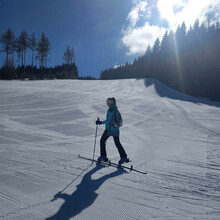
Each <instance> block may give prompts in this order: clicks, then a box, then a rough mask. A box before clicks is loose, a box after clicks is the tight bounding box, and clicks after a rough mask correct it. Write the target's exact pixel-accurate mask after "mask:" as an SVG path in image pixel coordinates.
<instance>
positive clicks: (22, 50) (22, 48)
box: [16, 30, 29, 66]
mask: <svg viewBox="0 0 220 220" xmlns="http://www.w3.org/2000/svg"><path fill="white" fill-rule="evenodd" d="M28 46H29V45H28V34H27V32H26V31H25V30H22V32H21V34H20V36H19V38H18V39H17V43H16V51H17V53H18V58H19V60H20V57H21V65H22V66H25V58H26V51H27V49H28Z"/></svg>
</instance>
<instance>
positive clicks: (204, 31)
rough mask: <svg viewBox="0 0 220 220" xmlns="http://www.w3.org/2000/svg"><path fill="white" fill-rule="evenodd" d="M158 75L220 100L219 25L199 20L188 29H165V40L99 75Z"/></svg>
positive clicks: (192, 92)
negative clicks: (129, 61) (206, 23)
mask: <svg viewBox="0 0 220 220" xmlns="http://www.w3.org/2000/svg"><path fill="white" fill-rule="evenodd" d="M123 78H155V79H157V80H159V81H161V82H162V83H164V84H165V85H167V86H169V87H171V88H174V89H176V90H178V91H181V92H183V93H186V94H189V95H192V96H196V97H206V98H209V99H211V100H216V101H220V25H219V23H218V22H217V23H215V24H213V25H210V24H208V25H207V26H206V25H205V24H204V23H201V24H200V22H199V20H196V22H195V23H194V25H193V26H191V27H190V28H189V30H186V25H185V23H184V22H183V23H182V25H181V26H179V27H178V28H177V30H176V32H173V31H170V32H169V33H168V32H167V31H166V33H165V34H164V36H163V38H162V40H161V41H160V39H159V38H157V39H156V41H155V43H154V45H153V47H152V48H151V47H150V45H149V46H148V48H147V50H146V52H145V53H144V54H143V55H142V56H139V57H138V58H137V59H134V61H133V62H132V63H130V64H128V63H127V62H126V64H125V65H121V66H118V67H117V68H109V69H106V70H103V71H102V72H101V74H100V79H123Z"/></svg>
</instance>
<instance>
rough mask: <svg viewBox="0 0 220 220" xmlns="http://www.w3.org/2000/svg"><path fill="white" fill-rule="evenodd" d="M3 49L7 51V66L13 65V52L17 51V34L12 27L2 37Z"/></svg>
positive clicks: (0, 39) (0, 40) (0, 41)
mask: <svg viewBox="0 0 220 220" xmlns="http://www.w3.org/2000/svg"><path fill="white" fill-rule="evenodd" d="M0 43H1V45H2V46H1V51H3V52H5V53H6V63H5V66H6V67H8V66H10V65H13V62H14V61H13V58H14V57H13V53H14V51H15V35H14V33H13V32H12V30H11V29H8V30H7V31H6V32H5V33H4V34H3V35H2V36H1V37H0Z"/></svg>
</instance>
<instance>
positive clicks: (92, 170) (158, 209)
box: [0, 79, 220, 220]
mask: <svg viewBox="0 0 220 220" xmlns="http://www.w3.org/2000/svg"><path fill="white" fill-rule="evenodd" d="M112 96H114V97H116V99H117V105H118V108H119V110H120V112H121V113H122V116H123V119H124V125H123V127H122V128H121V143H122V145H123V146H124V148H125V150H126V152H127V154H128V156H129V157H130V158H131V159H132V163H133V166H134V168H139V169H141V170H145V171H147V175H142V174H138V173H135V172H125V171H123V170H117V169H116V168H114V167H104V166H101V165H98V166H97V165H96V164H92V165H91V163H90V162H88V161H86V160H82V159H79V158H77V155H78V154H81V155H84V156H87V157H92V154H93V146H94V136H95V121H96V118H97V117H100V119H101V120H103V119H104V118H105V115H106V111H107V106H106V103H105V101H106V99H107V98H108V97H112ZM103 131H104V126H100V127H99V128H98V139H97V146H96V157H98V156H99V140H100V137H101V135H102V133H103ZM107 153H108V156H109V157H110V158H111V160H112V161H114V162H117V161H118V160H119V155H118V152H117V150H116V147H115V146H114V142H113V140H112V138H110V139H109V140H108V143H107ZM0 219H14V220H21V219H24V220H41V219H42V220H43V219H47V220H58V219H59V220H68V219H80V220H81V219H82V220H84V219H89V220H90V219H93V220H98V219H111V220H112V219H117V220H118V219H119V220H121V219H125V220H128V219H141V220H142V219H212V220H213V219H220V103H217V102H211V101H209V100H204V99H196V98H193V97H190V96H186V95H183V94H181V93H179V92H177V91H175V90H172V89H170V88H167V87H166V86H164V85H163V84H161V83H159V82H158V81H155V80H152V79H147V80H144V79H143V80H136V79H129V80H112V81H78V80H69V81H68V80H60V81H58V80H57V81H56V80H54V81H0Z"/></svg>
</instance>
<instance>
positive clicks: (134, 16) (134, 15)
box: [127, 1, 147, 27]
mask: <svg viewBox="0 0 220 220" xmlns="http://www.w3.org/2000/svg"><path fill="white" fill-rule="evenodd" d="M135 2H136V4H137V5H136V6H135V7H133V8H132V9H131V11H130V12H129V14H128V17H127V19H128V20H129V22H130V26H132V27H134V26H135V25H136V23H137V21H138V20H139V18H140V13H141V12H145V11H146V7H147V2H146V1H135Z"/></svg>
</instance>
